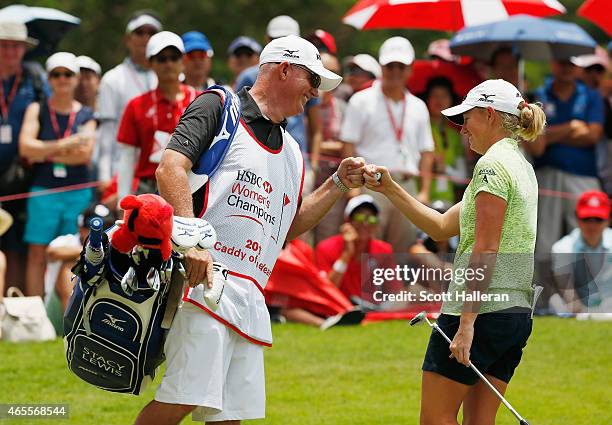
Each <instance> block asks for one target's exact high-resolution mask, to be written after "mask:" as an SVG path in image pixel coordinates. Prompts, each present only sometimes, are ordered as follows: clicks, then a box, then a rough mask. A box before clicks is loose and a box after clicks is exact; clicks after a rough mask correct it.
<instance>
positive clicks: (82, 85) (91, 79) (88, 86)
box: [74, 56, 102, 112]
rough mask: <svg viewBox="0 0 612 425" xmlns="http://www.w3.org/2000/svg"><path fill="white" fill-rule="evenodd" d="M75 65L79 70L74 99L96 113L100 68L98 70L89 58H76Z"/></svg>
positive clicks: (93, 61)
mask: <svg viewBox="0 0 612 425" xmlns="http://www.w3.org/2000/svg"><path fill="white" fill-rule="evenodd" d="M77 64H78V65H79V69H80V73H79V85H78V86H77V89H76V93H75V94H74V97H75V99H76V100H77V101H79V102H81V103H82V104H83V105H85V106H88V107H89V108H90V109H91V110H92V111H94V112H96V111H97V110H98V90H99V88H100V76H101V75H102V68H100V64H98V62H96V61H95V60H93V59H92V58H90V57H89V56H79V57H77Z"/></svg>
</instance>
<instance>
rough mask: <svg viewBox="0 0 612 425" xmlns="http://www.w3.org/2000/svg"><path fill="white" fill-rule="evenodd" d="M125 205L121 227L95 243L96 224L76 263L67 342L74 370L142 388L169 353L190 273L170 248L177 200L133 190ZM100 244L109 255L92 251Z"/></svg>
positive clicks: (108, 385) (121, 388) (107, 386)
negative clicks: (182, 269)
mask: <svg viewBox="0 0 612 425" xmlns="http://www.w3.org/2000/svg"><path fill="white" fill-rule="evenodd" d="M141 201H142V202H141ZM120 206H121V207H122V208H124V210H125V213H124V221H122V222H119V226H120V227H113V228H111V229H110V230H109V231H108V233H107V234H102V240H101V248H102V249H101V250H100V249H99V247H98V243H90V240H92V241H93V240H94V239H97V240H99V237H100V235H99V234H94V232H93V230H92V234H91V235H90V238H89V239H88V240H87V241H86V243H85V247H84V249H83V252H82V254H81V259H80V261H79V263H78V264H77V265H76V266H75V267H74V268H73V272H74V273H75V275H76V284H75V287H74V290H73V292H72V295H71V297H70V301H69V304H68V308H67V309H66V312H65V314H64V348H65V353H66V359H67V361H68V366H69V368H70V370H72V372H74V373H75V374H76V375H77V376H79V377H80V378H81V379H83V380H84V381H86V382H88V383H90V384H92V385H95V386H97V387H99V388H101V389H104V390H108V391H115V392H125V393H132V394H139V393H140V391H142V389H143V388H144V387H145V386H146V384H147V383H148V382H149V381H150V380H152V379H153V378H154V376H155V371H156V369H157V367H158V366H159V365H161V363H162V362H163V361H164V354H163V345H164V340H165V337H166V333H167V330H168V329H169V328H170V324H171V323H172V318H173V316H174V311H175V309H176V308H175V307H176V303H177V302H178V299H179V298H180V292H181V289H182V282H183V279H182V276H181V273H180V271H179V270H178V266H179V264H180V262H179V260H178V259H177V258H176V257H169V256H167V255H169V254H170V250H171V248H169V247H168V245H169V244H170V242H169V241H170V237H171V234H172V213H173V210H172V207H171V206H170V205H169V204H168V203H167V202H166V201H164V200H163V199H162V198H161V197H159V196H157V195H150V194H147V195H140V196H138V197H134V196H131V195H130V196H129V197H126V198H124V199H123V200H122V201H121V204H120ZM152 217H154V218H155V220H152V221H151V222H149V221H148V220H149V219H150V218H152ZM152 226H155V227H156V229H155V231H154V232H153V233H152V229H151V227H152ZM92 229H93V226H92ZM151 235H153V236H154V237H152V236H151ZM143 238H144V239H143ZM109 240H110V241H112V243H109ZM126 241H127V242H126ZM143 241H144V242H143ZM132 242H135V243H137V244H138V245H137V246H134V245H133V244H132ZM94 245H96V248H95V250H96V252H101V253H103V255H104V256H103V258H102V259H100V258H98V257H96V256H95V255H93V256H92V255H89V254H88V252H91V249H92V246H94ZM115 245H117V246H115ZM143 245H146V246H147V247H148V248H149V249H143V248H142V246H143ZM158 246H159V248H158V249H156V247H158ZM92 258H95V259H96V260H95V261H94V260H92ZM175 265H176V267H175ZM169 300H170V303H169ZM174 300H176V302H174ZM169 305H170V307H169Z"/></svg>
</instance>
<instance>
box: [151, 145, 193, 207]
mask: <svg viewBox="0 0 612 425" xmlns="http://www.w3.org/2000/svg"><path fill="white" fill-rule="evenodd" d="M191 167H193V164H192V163H191V160H190V159H189V158H187V157H186V156H185V155H183V154H182V153H180V152H177V151H173V150H172V149H166V150H165V151H164V154H163V156H162V159H161V162H160V163H159V166H158V167H157V171H155V178H156V179H157V188H158V189H159V194H160V195H161V196H162V197H163V198H164V199H165V200H166V201H168V202H169V203H170V205H172V206H173V207H174V215H178V216H181V217H193V202H192V200H191V191H190V190H189V179H188V177H187V172H188V171H189V170H190V169H191Z"/></svg>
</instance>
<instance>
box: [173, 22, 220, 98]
mask: <svg viewBox="0 0 612 425" xmlns="http://www.w3.org/2000/svg"><path fill="white" fill-rule="evenodd" d="M181 38H182V39H183V43H184V44H185V57H184V58H183V65H184V69H183V74H184V77H185V79H184V80H183V83H184V84H187V85H188V86H191V87H193V88H194V89H196V90H198V91H204V90H206V89H207V88H208V87H210V86H213V85H215V80H213V79H212V78H210V69H211V67H212V57H213V56H214V54H215V52H214V51H213V48H212V46H211V44H210V41H208V38H207V37H206V36H205V35H204V34H202V33H201V32H199V31H189V32H186V33H185V34H183V35H182V37H181Z"/></svg>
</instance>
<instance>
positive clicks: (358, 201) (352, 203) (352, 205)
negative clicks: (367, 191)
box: [344, 195, 380, 220]
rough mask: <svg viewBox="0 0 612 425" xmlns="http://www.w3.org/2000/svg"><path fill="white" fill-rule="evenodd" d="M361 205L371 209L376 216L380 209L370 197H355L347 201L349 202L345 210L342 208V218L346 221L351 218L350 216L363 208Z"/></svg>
mask: <svg viewBox="0 0 612 425" xmlns="http://www.w3.org/2000/svg"><path fill="white" fill-rule="evenodd" d="M363 205H367V206H369V207H371V208H372V209H373V210H374V212H375V213H376V214H378V213H379V211H380V208H379V207H378V204H377V203H376V201H375V200H374V198H373V197H372V196H370V195H357V196H355V197H353V198H351V199H349V201H348V202H347V203H346V208H344V218H345V219H346V220H348V219H349V217H350V216H351V214H353V212H354V211H355V210H356V209H357V208H359V207H361V206H363Z"/></svg>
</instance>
